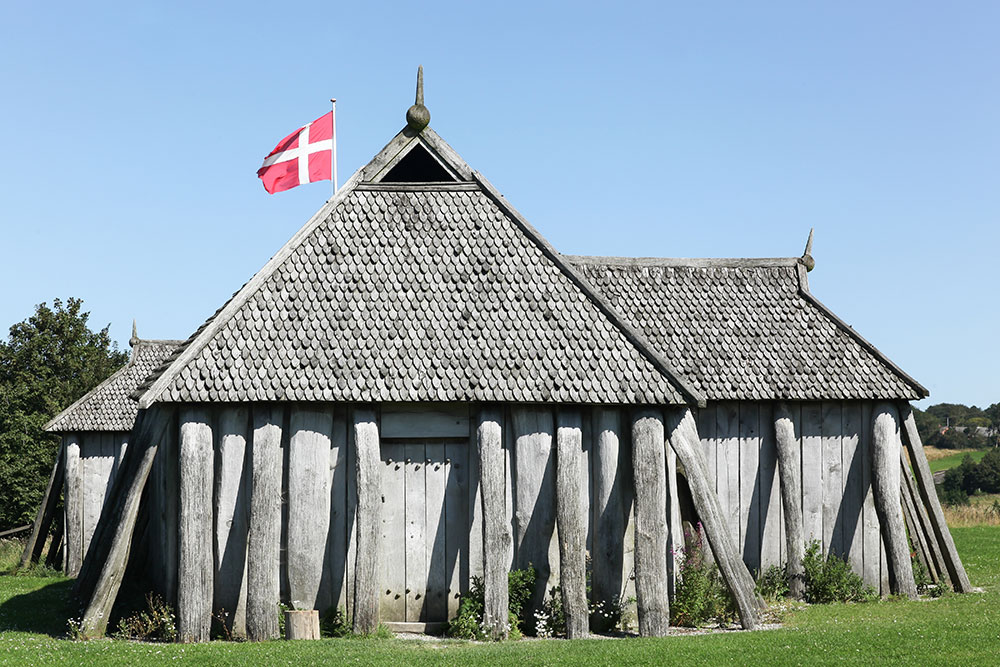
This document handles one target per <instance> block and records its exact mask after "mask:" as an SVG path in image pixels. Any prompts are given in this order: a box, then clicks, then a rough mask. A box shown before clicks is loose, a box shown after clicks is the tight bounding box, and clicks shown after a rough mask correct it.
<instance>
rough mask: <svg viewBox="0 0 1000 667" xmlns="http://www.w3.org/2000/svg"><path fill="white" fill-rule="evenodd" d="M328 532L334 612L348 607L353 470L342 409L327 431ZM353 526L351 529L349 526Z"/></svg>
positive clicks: (329, 592) (329, 593)
mask: <svg viewBox="0 0 1000 667" xmlns="http://www.w3.org/2000/svg"><path fill="white" fill-rule="evenodd" d="M329 465H330V530H329V534H328V539H327V547H326V550H327V559H326V568H327V576H326V577H325V579H324V584H323V585H324V588H326V589H327V593H326V594H325V595H326V597H327V598H328V599H329V600H330V607H331V608H333V609H344V610H346V609H347V608H348V600H349V599H350V592H349V591H350V589H349V588H348V586H347V569H348V567H347V544H348V537H347V535H348V516H347V479H348V478H349V477H351V476H352V475H353V472H354V468H353V465H351V464H350V463H349V462H348V460H347V420H346V415H345V414H344V410H343V407H342V406H338V407H336V408H335V409H334V412H333V430H332V431H331V432H330V464H329ZM352 527H353V526H352Z"/></svg>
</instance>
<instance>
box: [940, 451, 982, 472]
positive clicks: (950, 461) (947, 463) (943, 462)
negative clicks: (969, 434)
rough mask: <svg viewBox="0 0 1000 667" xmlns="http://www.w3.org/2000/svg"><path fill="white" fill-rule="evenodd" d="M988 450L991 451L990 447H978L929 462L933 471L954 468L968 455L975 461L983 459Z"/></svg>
mask: <svg viewBox="0 0 1000 667" xmlns="http://www.w3.org/2000/svg"><path fill="white" fill-rule="evenodd" d="M988 451H989V450H988V449H977V450H974V451H971V452H962V453H961V454H952V455H951V456H944V457H942V458H939V459H934V460H933V461H930V462H929V463H930V466H931V472H937V471H938V470H947V469H948V468H954V467H955V466H957V465H959V464H960V463H962V459H964V458H965V457H966V455H968V456H971V457H972V460H973V461H975V462H976V463H979V462H980V461H981V460H982V459H983V457H984V456H986V452H988Z"/></svg>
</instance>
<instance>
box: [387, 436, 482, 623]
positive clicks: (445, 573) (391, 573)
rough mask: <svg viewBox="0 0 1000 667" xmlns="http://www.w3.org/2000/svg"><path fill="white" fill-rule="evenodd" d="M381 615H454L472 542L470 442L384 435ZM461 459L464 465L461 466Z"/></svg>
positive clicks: (399, 619) (430, 619) (409, 618)
mask: <svg viewBox="0 0 1000 667" xmlns="http://www.w3.org/2000/svg"><path fill="white" fill-rule="evenodd" d="M381 451H382V464H383V472H382V503H383V504H382V549H381V554H382V556H381V559H382V564H381V571H382V589H381V590H382V602H381V606H380V616H381V620H382V621H385V622H392V623H439V622H444V621H447V620H449V611H454V610H455V602H454V601H453V602H452V603H451V604H449V597H451V598H454V595H452V596H449V593H455V592H457V590H456V587H457V585H458V582H457V581H456V573H457V572H458V571H459V569H460V568H459V563H458V562H457V561H458V560H459V559H460V558H461V552H464V551H466V550H467V547H466V546H465V545H466V544H467V540H468V518H467V512H466V507H465V504H464V503H462V502H460V501H459V500H458V499H456V497H455V496H456V495H457V494H460V493H461V488H460V487H463V486H465V484H466V482H465V480H464V476H463V474H462V473H463V472H464V470H465V468H466V466H467V465H468V456H469V450H468V446H467V445H466V444H465V443H464V442H463V443H461V444H456V443H454V442H451V441H440V440H435V441H431V440H428V441H417V440H406V441H404V442H398V441H383V442H382V446H381ZM456 466H457V469H456Z"/></svg>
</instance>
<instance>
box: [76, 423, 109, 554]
mask: <svg viewBox="0 0 1000 667" xmlns="http://www.w3.org/2000/svg"><path fill="white" fill-rule="evenodd" d="M110 444H111V443H110V440H109V438H108V437H107V435H106V434H103V433H94V432H92V433H84V434H82V435H81V438H80V461H81V463H82V467H83V476H82V479H83V554H84V556H86V554H87V550H88V549H89V548H90V540H91V539H92V538H93V536H94V530H95V529H96V528H97V521H98V520H99V519H100V518H101V508H103V507H104V498H105V496H106V494H107V492H108V486H109V485H108V481H109V480H110V478H111V470H112V468H113V467H114V460H115V459H114V456H111V455H108V453H106V450H107V451H108V452H110V449H111V447H110ZM106 445H107V446H106Z"/></svg>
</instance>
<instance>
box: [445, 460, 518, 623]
mask: <svg viewBox="0 0 1000 667" xmlns="http://www.w3.org/2000/svg"><path fill="white" fill-rule="evenodd" d="M444 447H445V449H444V453H445V466H446V469H447V475H446V482H445V491H444V515H445V518H446V533H445V567H446V569H445V582H446V585H447V591H446V593H447V597H448V602H447V618H449V619H451V618H454V617H455V614H457V613H458V604H459V601H460V599H461V594H462V593H463V592H464V591H465V590H466V588H465V587H466V586H467V585H468V584H467V581H468V571H469V563H468V560H469V541H470V533H469V531H470V526H469V502H468V499H469V443H468V441H459V442H456V441H449V442H448V443H446V444H445V446H444ZM474 456H475V458H477V459H478V457H479V456H478V453H476V454H475V455H474ZM477 486H478V485H477ZM508 525H509V524H508ZM480 539H482V538H481V537H480ZM507 541H508V542H510V533H509V532H508V534H507Z"/></svg>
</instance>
